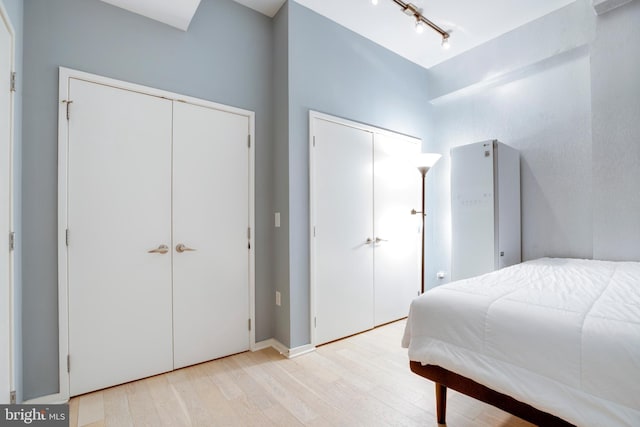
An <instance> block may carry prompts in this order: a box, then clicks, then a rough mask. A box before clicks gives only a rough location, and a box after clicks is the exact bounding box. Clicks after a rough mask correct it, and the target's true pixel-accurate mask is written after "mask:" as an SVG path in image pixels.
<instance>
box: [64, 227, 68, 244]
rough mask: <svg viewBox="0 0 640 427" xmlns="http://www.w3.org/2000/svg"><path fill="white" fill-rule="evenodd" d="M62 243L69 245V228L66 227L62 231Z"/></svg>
mask: <svg viewBox="0 0 640 427" xmlns="http://www.w3.org/2000/svg"><path fill="white" fill-rule="evenodd" d="M64 244H65V245H67V246H69V229H68V228H67V229H66V230H65V231H64Z"/></svg>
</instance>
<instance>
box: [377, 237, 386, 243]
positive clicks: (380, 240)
mask: <svg viewBox="0 0 640 427" xmlns="http://www.w3.org/2000/svg"><path fill="white" fill-rule="evenodd" d="M380 242H388V240H387V239H381V238H379V237H376V243H380Z"/></svg>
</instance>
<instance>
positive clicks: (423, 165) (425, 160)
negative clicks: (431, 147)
mask: <svg viewBox="0 0 640 427" xmlns="http://www.w3.org/2000/svg"><path fill="white" fill-rule="evenodd" d="M440 157H442V154H438V153H420V154H418V155H417V156H416V158H415V161H414V164H415V166H416V167H417V168H418V170H419V171H420V172H422V173H427V171H428V170H429V169H431V167H432V166H433V165H435V164H436V162H437V161H438V160H440Z"/></svg>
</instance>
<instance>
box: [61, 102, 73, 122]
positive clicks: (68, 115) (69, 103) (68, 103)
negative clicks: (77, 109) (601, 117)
mask: <svg viewBox="0 0 640 427" xmlns="http://www.w3.org/2000/svg"><path fill="white" fill-rule="evenodd" d="M62 102H63V103H64V104H67V120H69V118H70V117H71V115H70V113H69V105H71V104H72V103H73V101H68V100H66V99H65V100H63V101H62Z"/></svg>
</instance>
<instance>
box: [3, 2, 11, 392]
mask: <svg viewBox="0 0 640 427" xmlns="http://www.w3.org/2000/svg"><path fill="white" fill-rule="evenodd" d="M13 46H14V42H13V29H12V27H11V25H10V24H9V20H8V17H7V15H6V12H5V10H4V7H3V6H2V3H0V404H7V403H9V402H10V401H11V398H10V393H11V391H12V387H13V384H12V383H13V379H12V371H13V367H12V362H11V359H12V352H13V345H12V341H13V340H12V333H13V331H12V329H13V321H12V320H13V319H12V317H13V316H14V313H13V310H12V306H13V304H12V299H13V294H12V286H13V284H12V264H13V263H12V258H11V250H12V246H13V245H12V243H11V240H12V234H11V233H12V224H11V222H12V221H11V213H12V212H11V210H12V209H13V207H12V200H11V199H12V197H11V196H12V195H11V183H12V181H13V180H12V174H13V168H12V167H11V166H12V164H13V162H12V119H13V97H12V95H11V84H10V79H11V73H12V71H13Z"/></svg>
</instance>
